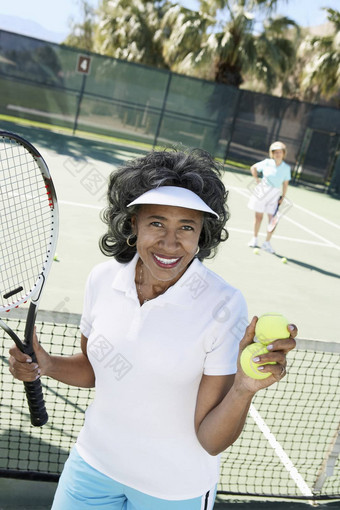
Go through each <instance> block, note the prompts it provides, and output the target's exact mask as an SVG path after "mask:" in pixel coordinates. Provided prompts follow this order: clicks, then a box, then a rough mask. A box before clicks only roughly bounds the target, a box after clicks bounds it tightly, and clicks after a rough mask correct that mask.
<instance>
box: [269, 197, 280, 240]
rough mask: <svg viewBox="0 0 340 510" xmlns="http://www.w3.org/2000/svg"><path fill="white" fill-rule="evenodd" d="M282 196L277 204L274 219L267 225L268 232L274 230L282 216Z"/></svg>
mask: <svg viewBox="0 0 340 510" xmlns="http://www.w3.org/2000/svg"><path fill="white" fill-rule="evenodd" d="M281 198H282V197H280V198H279V200H278V202H277V206H276V209H275V212H274V214H273V216H272V219H271V220H270V222H269V224H268V227H267V231H268V232H273V230H274V228H275V227H276V225H277V224H278V222H279V220H280V218H281V214H280V211H279V207H280V203H279V202H280V200H281Z"/></svg>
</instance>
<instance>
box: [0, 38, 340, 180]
mask: <svg viewBox="0 0 340 510" xmlns="http://www.w3.org/2000/svg"><path fill="white" fill-rule="evenodd" d="M0 115H2V116H3V117H2V118H5V117H4V116H9V117H20V118H24V119H28V120H31V121H37V122H41V123H47V124H50V125H56V126H61V127H65V128H69V129H71V130H72V131H73V132H74V133H76V132H78V131H85V132H90V133H97V134H101V135H108V136H111V137H115V138H118V139H120V140H124V141H127V142H131V143H133V142H134V143H136V142H139V143H145V144H147V145H149V146H150V145H151V146H153V147H155V146H169V145H175V144H178V143H182V144H184V145H186V146H190V147H200V148H203V149H206V150H208V151H209V152H211V153H212V154H213V155H214V156H215V157H217V158H220V159H222V160H223V161H228V163H229V164H236V165H237V164H243V165H246V166H250V165H251V164H253V163H254V162H256V161H259V160H261V159H263V158H265V157H267V154H268V152H267V151H268V147H269V145H270V144H271V143H272V142H273V141H274V140H278V139H279V140H282V141H283V142H284V143H285V144H286V145H287V148H288V155H287V162H288V163H289V164H290V165H291V166H292V170H293V181H295V182H306V183H313V184H318V185H322V186H324V187H327V188H328V189H330V187H331V186H332V183H335V185H338V181H339V179H338V178H337V175H336V174H337V168H338V166H339V165H338V160H339V154H340V112H339V110H337V109H335V108H328V107H326V106H320V105H315V104H310V103H306V102H300V101H297V100H290V99H285V98H278V97H274V96H270V95H267V94H259V93H255V92H251V91H247V90H239V89H236V88H234V87H230V86H226V85H223V84H218V83H214V82H210V81H205V80H199V79H196V78H190V77H187V76H183V75H178V74H175V73H171V72H169V71H164V70H160V69H154V68H151V67H146V66H143V65H140V64H134V63H131V62H126V61H122V60H118V59H114V58H110V57H105V56H102V55H97V54H93V53H92V54H91V53H86V52H85V53H82V52H80V51H79V50H78V49H75V48H70V47H67V46H63V45H58V44H54V43H50V42H46V41H42V40H38V39H33V38H30V37H26V36H22V35H19V34H15V33H11V32H7V31H4V30H0Z"/></svg>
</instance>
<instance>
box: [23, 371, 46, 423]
mask: <svg viewBox="0 0 340 510" xmlns="http://www.w3.org/2000/svg"><path fill="white" fill-rule="evenodd" d="M24 386H25V391H26V398H27V403H28V407H29V410H30V415H31V423H32V425H33V426H34V427H42V426H43V425H45V423H47V420H48V414H47V411H46V407H45V401H44V395H43V391H42V386H41V381H40V379H37V380H36V381H33V382H24Z"/></svg>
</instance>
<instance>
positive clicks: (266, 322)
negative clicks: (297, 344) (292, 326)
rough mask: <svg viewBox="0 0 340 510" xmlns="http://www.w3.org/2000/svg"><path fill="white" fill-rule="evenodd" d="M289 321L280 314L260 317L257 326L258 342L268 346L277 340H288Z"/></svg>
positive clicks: (267, 314) (268, 314)
mask: <svg viewBox="0 0 340 510" xmlns="http://www.w3.org/2000/svg"><path fill="white" fill-rule="evenodd" d="M287 326H288V320H287V319H286V318H285V317H284V316H283V315H281V314H280V313H266V314H264V315H261V317H259V319H258V321H257V323H256V326H255V336H256V340H257V342H261V344H264V345H268V344H270V342H271V341H272V340H276V339H277V338H288V337H289V336H290V333H289V331H288V329H287Z"/></svg>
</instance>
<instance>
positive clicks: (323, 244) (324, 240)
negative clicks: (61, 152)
mask: <svg viewBox="0 0 340 510" xmlns="http://www.w3.org/2000/svg"><path fill="white" fill-rule="evenodd" d="M242 194H243V193H242ZM59 204H63V205H70V206H73V207H84V208H85V209H96V210H97V211H102V210H103V209H104V207H105V206H103V207H102V206H100V205H91V204H81V203H80V202H70V201H68V200H59ZM285 219H286V220H288V221H290V222H291V223H295V224H296V225H298V226H299V227H300V228H302V229H303V230H306V231H307V232H310V233H312V234H313V235H314V236H315V237H318V238H319V239H321V240H322V241H323V242H322V243H320V242H319V243H318V242H317V241H306V240H303V239H297V238H294V237H286V236H279V235H276V236H275V237H276V239H283V240H285V241H293V242H297V243H302V244H313V245H317V246H328V247H329V246H330V247H332V248H336V249H338V250H340V246H337V245H336V244H334V243H331V242H330V241H328V240H327V239H325V238H324V237H322V236H319V235H318V234H315V233H314V232H312V231H309V229H306V228H305V227H303V226H302V225H300V224H299V223H296V222H294V221H293V220H291V219H290V218H286V217H285ZM228 230H230V232H240V233H242V234H249V235H251V233H252V231H251V230H242V229H241V228H233V227H229V228H228ZM260 235H262V234H260Z"/></svg>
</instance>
